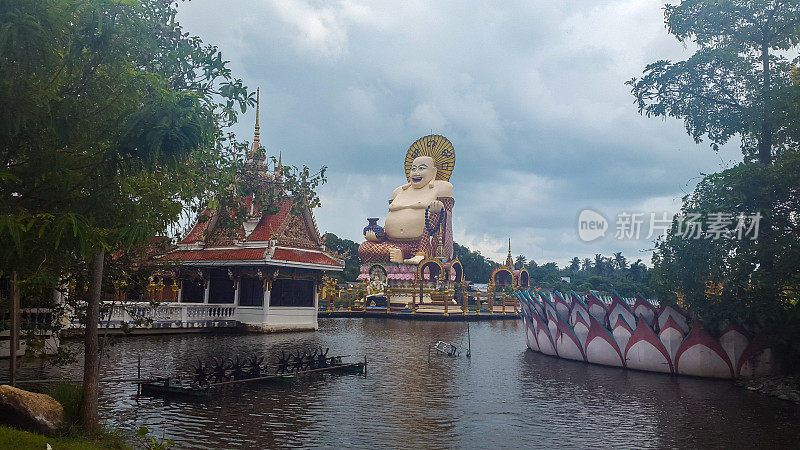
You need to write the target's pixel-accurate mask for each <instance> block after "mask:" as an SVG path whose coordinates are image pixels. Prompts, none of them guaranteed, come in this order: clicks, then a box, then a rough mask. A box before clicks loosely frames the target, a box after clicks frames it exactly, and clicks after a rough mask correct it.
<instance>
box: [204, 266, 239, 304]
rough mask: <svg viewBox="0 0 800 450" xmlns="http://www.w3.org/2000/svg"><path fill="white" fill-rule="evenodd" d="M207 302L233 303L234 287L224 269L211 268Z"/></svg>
mask: <svg viewBox="0 0 800 450" xmlns="http://www.w3.org/2000/svg"><path fill="white" fill-rule="evenodd" d="M209 283H210V286H209V290H208V303H233V297H234V295H235V293H236V288H235V287H234V285H233V280H231V279H230V277H229V276H228V271H227V270H224V269H211V275H210V277H209Z"/></svg>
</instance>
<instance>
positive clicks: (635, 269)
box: [628, 259, 647, 281]
mask: <svg viewBox="0 0 800 450" xmlns="http://www.w3.org/2000/svg"><path fill="white" fill-rule="evenodd" d="M646 271H647V267H645V265H644V264H642V260H641V259H637V260H636V262H634V263H633V264H631V267H630V269H628V272H629V273H630V274H631V278H632V279H633V280H634V281H639V280H641V278H642V274H643V273H644V272H646Z"/></svg>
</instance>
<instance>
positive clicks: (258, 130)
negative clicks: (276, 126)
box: [247, 88, 261, 163]
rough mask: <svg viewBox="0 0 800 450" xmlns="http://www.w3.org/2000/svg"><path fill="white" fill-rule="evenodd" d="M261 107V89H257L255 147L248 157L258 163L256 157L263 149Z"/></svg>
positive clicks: (251, 149) (253, 146) (250, 160)
mask: <svg viewBox="0 0 800 450" xmlns="http://www.w3.org/2000/svg"><path fill="white" fill-rule="evenodd" d="M260 106H261V89H260V88H256V129H255V132H254V135H253V145H252V147H250V153H249V154H248V155H247V160H248V161H249V162H252V163H255V162H256V155H257V154H258V149H259V148H261V127H260V126H259V125H258V115H259V107H260Z"/></svg>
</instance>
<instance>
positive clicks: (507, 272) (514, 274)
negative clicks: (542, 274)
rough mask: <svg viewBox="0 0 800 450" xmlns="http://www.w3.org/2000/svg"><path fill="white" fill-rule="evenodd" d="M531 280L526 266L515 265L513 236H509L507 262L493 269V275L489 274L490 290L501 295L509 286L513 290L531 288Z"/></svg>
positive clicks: (496, 294)
mask: <svg viewBox="0 0 800 450" xmlns="http://www.w3.org/2000/svg"><path fill="white" fill-rule="evenodd" d="M530 280H531V277H530V274H529V273H528V269H526V268H525V266H522V267H521V268H519V269H517V268H516V267H514V257H513V256H511V238H509V239H508V255H506V262H505V264H503V265H502V266H500V267H496V268H494V269H493V270H492V273H491V275H489V287H488V290H489V291H490V292H494V293H495V296H499V295H501V292H502V290H503V289H505V288H507V287H511V288H512V289H513V290H518V289H527V288H529V287H530Z"/></svg>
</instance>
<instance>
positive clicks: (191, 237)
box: [160, 106, 344, 331]
mask: <svg viewBox="0 0 800 450" xmlns="http://www.w3.org/2000/svg"><path fill="white" fill-rule="evenodd" d="M258 114H259V110H258V106H256V124H255V136H254V139H253V145H252V148H251V150H250V152H249V153H248V164H251V165H254V166H255V168H256V169H257V170H256V171H255V173H257V174H258V177H259V181H260V182H263V183H272V184H273V185H277V186H281V173H282V166H281V162H280V159H279V162H278V163H277V164H276V165H275V167H274V170H269V168H268V166H267V164H266V158H264V157H263V156H261V157H259V156H257V155H259V154H260V152H259V150H260V149H261V144H260V136H259V133H260V129H259V124H258ZM241 202H242V204H243V207H244V208H245V210H246V211H247V218H246V220H245V221H244V223H242V224H241V225H240V226H239V228H238V230H233V232H232V231H231V230H230V229H224V230H223V229H222V228H221V227H218V226H217V224H218V222H219V219H220V215H221V214H224V212H220V211H219V210H205V211H203V212H202V213H201V214H200V216H199V217H198V219H197V220H196V222H195V224H194V226H193V228H192V229H191V231H190V232H189V233H188V234H187V235H186V236H185V237H184V238H183V239H181V240H180V241H179V242H178V244H177V248H175V249H173V250H172V251H170V252H168V253H166V254H165V255H163V256H162V257H161V258H160V259H161V260H162V261H164V262H169V263H175V264H177V267H176V268H174V269H173V272H174V277H175V280H177V281H176V285H177V289H178V292H177V301H178V302H179V303H190V304H207V305H217V306H220V307H234V310H233V311H234V312H233V313H232V319H233V320H236V321H237V322H239V323H240V324H243V325H245V326H246V327H247V328H248V329H250V330H254V331H278V330H300V329H317V327H318V325H317V303H318V297H319V291H320V290H321V288H322V278H323V275H324V272H325V271H341V270H343V268H344V261H343V260H342V259H340V258H339V257H338V256H337V255H334V254H332V253H330V252H328V251H327V249H326V248H325V246H324V243H323V240H322V239H321V237H320V233H319V230H318V229H317V226H316V222H315V220H314V216H313V214H312V212H311V210H310V209H306V210H304V211H303V212H302V213H301V214H293V213H292V204H293V201H292V199H291V198H288V199H285V200H284V201H282V202H281V203H280V204H279V205H278V208H277V209H278V210H277V212H276V213H275V214H267V213H264V212H262V211H261V210H260V208H259V205H258V200H257V199H256V198H255V195H250V196H246V197H244V198H242V199H241Z"/></svg>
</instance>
